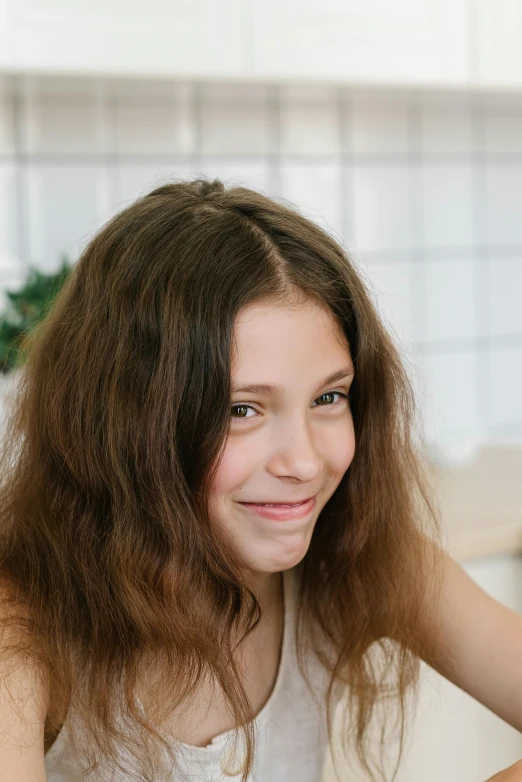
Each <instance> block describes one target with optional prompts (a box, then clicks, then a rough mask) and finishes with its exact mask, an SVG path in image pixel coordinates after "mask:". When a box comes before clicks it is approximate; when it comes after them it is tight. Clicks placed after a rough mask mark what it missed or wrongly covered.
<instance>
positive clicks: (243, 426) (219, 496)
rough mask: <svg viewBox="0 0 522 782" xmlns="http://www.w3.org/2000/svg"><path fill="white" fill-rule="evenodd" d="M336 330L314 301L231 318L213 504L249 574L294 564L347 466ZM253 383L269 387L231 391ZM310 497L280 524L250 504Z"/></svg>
mask: <svg viewBox="0 0 522 782" xmlns="http://www.w3.org/2000/svg"><path fill="white" fill-rule="evenodd" d="M335 326H336V322H335V319H334V317H333V315H332V314H331V313H330V311H329V310H325V309H323V308H319V307H318V305H316V304H312V303H307V304H303V305H300V306H298V307H292V308H287V307H283V306H281V305H279V304H270V303H267V302H263V303H255V304H251V305H249V306H248V307H245V308H244V309H243V310H242V311H241V312H240V313H239V315H238V317H237V319H236V324H235V328H234V337H235V351H236V352H235V355H234V359H233V362H232V367H231V374H232V389H233V390H232V398H231V414H230V428H229V433H228V438H227V442H226V447H225V452H224V456H223V459H222V461H221V464H220V465H219V468H218V472H217V474H216V478H215V480H214V483H213V486H212V495H211V506H212V513H213V518H215V519H217V521H218V523H219V524H221V525H222V526H223V527H224V528H225V529H226V531H227V532H228V533H229V534H230V536H231V538H232V541H233V544H234V546H235V547H236V549H237V551H238V553H239V555H240V557H241V558H242V560H243V561H244V562H245V564H246V565H247V566H248V567H249V568H250V569H251V570H252V571H253V572H254V573H255V574H256V576H257V575H259V576H261V574H265V575H268V574H271V573H277V572H280V571H282V570H287V569H288V568H291V567H293V566H294V565H296V564H297V563H298V562H300V560H301V559H302V558H303V557H304V555H305V554H306V551H307V549H308V546H309V543H310V539H311V537H312V533H313V530H314V526H315V523H316V521H317V518H318V516H319V514H320V512H321V510H322V508H323V507H324V506H325V504H326V502H327V501H328V499H329V498H330V497H331V496H332V494H333V493H334V491H335V489H336V488H337V486H338V485H339V483H340V481H341V478H342V477H343V475H344V473H345V472H346V470H347V469H348V467H349V465H350V463H351V461H352V459H353V455H354V451H355V435H354V427H353V420H352V413H351V410H350V403H349V400H348V399H346V398H345V397H344V396H343V395H344V394H348V393H349V391H350V385H351V383H352V380H353V371H354V368H353V363H352V358H351V355H350V349H349V346H348V344H347V342H346V340H345V339H344V337H343V336H342V335H341V336H339V334H338V332H336V329H335ZM334 373H335V374H336V375H337V377H336V378H335V379H328V378H330V376H332V375H334ZM261 385H263V386H271V387H272V388H257V389H255V388H251V389H248V390H247V389H246V388H243V389H242V390H240V389H239V388H237V387H238V386H242V387H245V386H261ZM309 498H313V500H312V502H311V503H307V507H306V508H304V511H305V513H304V515H301V517H299V518H291V519H286V520H279V519H272V518H266V517H265V516H263V515H261V514H260V513H259V512H257V511H256V508H255V507H253V506H252V505H249V504H248V503H298V502H301V501H302V500H307V499H309ZM243 503H246V504H243ZM277 510H278V512H280V511H281V509H280V508H279V509H277ZM306 511H307V512H306Z"/></svg>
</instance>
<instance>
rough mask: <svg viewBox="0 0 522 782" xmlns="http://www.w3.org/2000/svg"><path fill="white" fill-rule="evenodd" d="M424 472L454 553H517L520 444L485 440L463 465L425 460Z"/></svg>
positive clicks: (521, 547) (521, 520)
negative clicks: (427, 464) (493, 443)
mask: <svg viewBox="0 0 522 782" xmlns="http://www.w3.org/2000/svg"><path fill="white" fill-rule="evenodd" d="M429 475H430V478H431V481H432V485H433V488H434V491H435V502H436V504H437V506H438V509H439V512H440V514H441V519H442V523H443V527H444V529H445V533H446V539H447V543H448V549H449V551H450V553H451V554H452V555H453V556H454V557H455V558H456V559H458V560H467V559H476V558H482V557H487V556H496V555H502V554H521V553H522V446H515V445H513V446H487V447H484V448H483V449H482V450H481V451H479V452H478V454H477V456H476V457H475V458H474V459H473V460H472V461H471V462H470V463H468V464H466V465H464V466H459V467H448V466H440V465H439V466H435V465H430V468H429Z"/></svg>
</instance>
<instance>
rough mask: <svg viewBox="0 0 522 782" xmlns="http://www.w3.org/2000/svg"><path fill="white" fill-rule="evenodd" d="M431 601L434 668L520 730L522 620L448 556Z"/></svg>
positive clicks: (428, 614)
mask: <svg viewBox="0 0 522 782" xmlns="http://www.w3.org/2000/svg"><path fill="white" fill-rule="evenodd" d="M429 545H433V544H432V543H431V542H429ZM427 603H428V604H427V605H426V611H425V617H426V626H425V628H424V632H425V633H426V637H427V638H428V640H429V641H430V643H431V644H432V645H433V648H434V650H435V653H436V658H437V659H436V662H435V663H434V662H433V661H429V662H430V664H431V665H432V667H433V668H434V669H435V670H436V671H438V673H440V674H442V676H444V677H445V678H446V679H449V681H451V682H453V683H454V684H456V685H457V686H458V687H460V688H461V689H462V690H464V691H465V692H467V693H468V694H469V695H471V696H472V697H473V698H475V699H476V700H477V701H479V702H480V703H482V704H483V705H484V706H486V707H487V708H488V709H490V710H491V711H492V712H493V713H494V714H496V715H497V716H498V717H500V718H501V719H503V720H505V721H506V722H507V723H509V725H512V726H513V727H514V728H516V729H517V730H519V731H521V732H522V616H521V615H520V614H518V613H516V612H515V611H512V610H511V609H510V608H508V607H507V606H505V605H503V604H502V603H500V602H499V601H498V600H495V599H494V598H492V597H491V596H490V595H488V594H487V593H486V592H484V590H483V589H481V588H480V587H479V586H478V584H476V583H475V582H474V581H473V579H472V578H470V576H468V574H467V573H466V572H465V570H463V568H462V567H460V565H458V564H457V563H456V562H455V561H454V560H453V559H452V558H451V557H450V556H449V555H448V554H446V553H444V585H443V589H442V593H441V594H439V595H437V594H435V593H432V594H429V595H428V601H427ZM517 779H518V777H517Z"/></svg>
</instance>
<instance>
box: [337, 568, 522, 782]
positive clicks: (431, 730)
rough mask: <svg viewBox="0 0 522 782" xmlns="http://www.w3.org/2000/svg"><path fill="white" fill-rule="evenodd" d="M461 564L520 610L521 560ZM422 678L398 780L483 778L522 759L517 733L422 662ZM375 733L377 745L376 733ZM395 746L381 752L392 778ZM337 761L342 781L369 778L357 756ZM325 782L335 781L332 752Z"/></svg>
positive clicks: (470, 781) (521, 737) (480, 781)
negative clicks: (349, 761)
mask: <svg viewBox="0 0 522 782" xmlns="http://www.w3.org/2000/svg"><path fill="white" fill-rule="evenodd" d="M463 566H464V569H465V570H466V571H467V572H468V573H469V575H470V576H471V577H472V578H473V579H474V580H475V581H476V582H477V583H478V584H479V585H480V586H481V587H482V588H483V589H484V590H485V591H486V592H488V593H489V594H490V595H492V596H493V597H495V598H496V599H497V600H499V601H500V602H501V603H504V604H505V605H507V606H509V607H510V608H512V609H513V610H515V611H517V613H520V614H522V558H520V557H515V556H507V555H506V556H500V557H491V558H486V559H483V560H476V561H473V562H469V563H464V564H463ZM521 665H522V661H521ZM421 676H422V678H421V688H420V693H419V700H418V704H417V714H416V718H415V720H414V721H413V722H412V723H410V729H409V730H408V733H407V744H406V747H405V752H404V756H403V757H404V759H403V761H402V762H401V765H400V767H399V771H398V774H397V778H396V782H440V780H444V781H445V782H457V780H458V782H484V780H485V779H489V778H490V777H491V776H493V774H495V773H496V772H498V771H500V770H501V769H504V768H507V767H508V766H510V765H512V764H513V763H515V761H517V760H520V759H521V758H522V734H521V733H519V732H518V731H517V730H515V729H514V728H512V727H511V726H510V725H508V724H507V723H506V722H504V721H503V720H501V719H500V718H499V717H497V716H496V715H495V714H493V713H492V712H490V711H489V710H488V709H486V708H485V707H484V706H482V704H480V703H478V702H477V701H475V700H474V699H473V698H471V696H469V695H468V694H467V693H465V692H463V691H462V690H460V689H459V688H458V687H456V686H455V685H454V684H452V683H451V682H449V681H448V680H447V679H445V678H444V677H442V676H440V675H439V674H437V673H436V672H435V671H433V669H431V668H429V667H428V666H427V665H425V664H424V663H422V674H421ZM373 735H374V736H375V742H377V743H376V744H375V745H374V746H378V741H379V738H378V731H377V730H375V734H373V733H372V736H373ZM396 749H397V747H396V745H392V746H391V749H390V752H389V754H388V752H386V753H385V758H386V762H387V765H386V770H387V771H388V773H389V775H390V776H389V778H390V779H391V772H392V771H393V769H394V765H395V762H396V759H397V756H396ZM338 765H339V770H340V772H341V773H340V777H341V779H350V780H351V782H365V780H367V778H368V777H367V775H366V774H364V772H363V771H362V770H361V769H360V766H359V765H358V763H357V761H356V760H355V758H354V759H351V763H350V764H349V765H348V767H346V765H341V756H339V764H338ZM343 771H344V775H343ZM323 782H335V775H334V773H333V768H332V764H331V758H330V756H328V757H327V763H326V767H325V773H324V775H323Z"/></svg>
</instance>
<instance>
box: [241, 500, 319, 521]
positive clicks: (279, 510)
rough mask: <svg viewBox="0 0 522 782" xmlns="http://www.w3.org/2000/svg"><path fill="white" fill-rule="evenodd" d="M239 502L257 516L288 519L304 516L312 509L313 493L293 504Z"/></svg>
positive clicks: (313, 502)
mask: <svg viewBox="0 0 522 782" xmlns="http://www.w3.org/2000/svg"><path fill="white" fill-rule="evenodd" d="M240 504H241V505H243V506H244V507H245V508H246V509H247V510H249V511H251V512H253V513H254V514H256V515H257V516H263V517H264V518H265V519H272V520H274V521H290V520H291V519H302V518H305V517H306V516H308V515H309V514H310V513H311V512H312V511H313V509H314V508H315V495H314V496H313V497H310V498H309V499H308V500H302V501H301V502H297V503H293V504H290V503H283V502H279V503H275V502H265V503H254V502H242V503H240Z"/></svg>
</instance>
